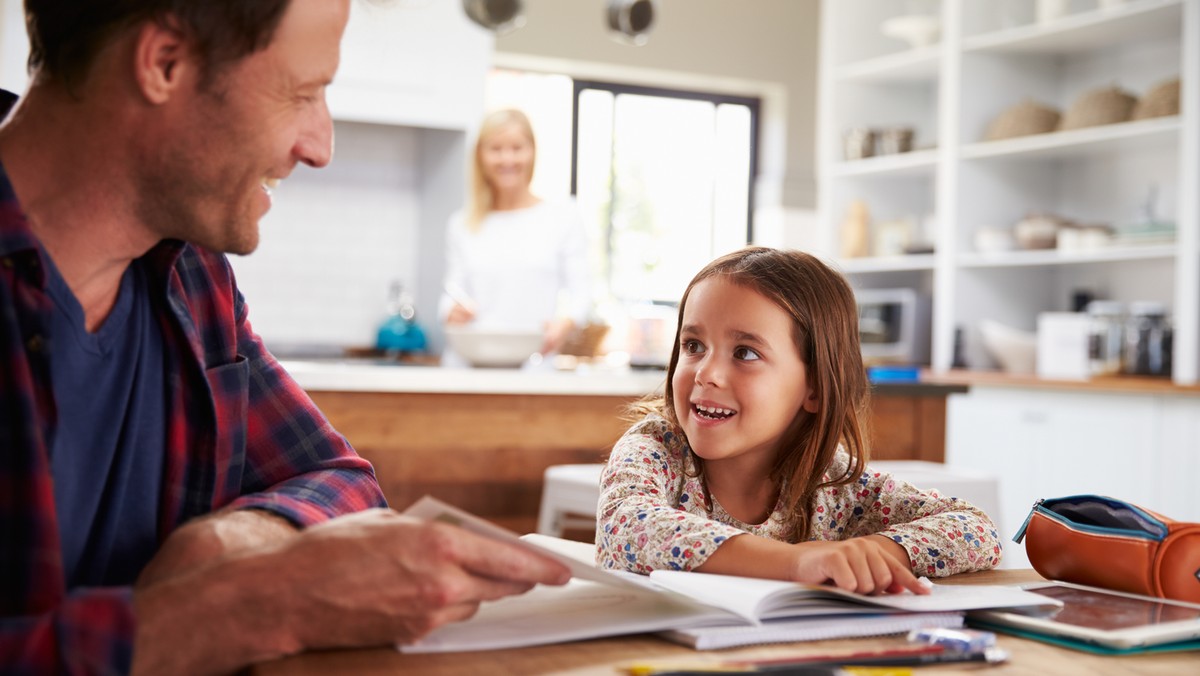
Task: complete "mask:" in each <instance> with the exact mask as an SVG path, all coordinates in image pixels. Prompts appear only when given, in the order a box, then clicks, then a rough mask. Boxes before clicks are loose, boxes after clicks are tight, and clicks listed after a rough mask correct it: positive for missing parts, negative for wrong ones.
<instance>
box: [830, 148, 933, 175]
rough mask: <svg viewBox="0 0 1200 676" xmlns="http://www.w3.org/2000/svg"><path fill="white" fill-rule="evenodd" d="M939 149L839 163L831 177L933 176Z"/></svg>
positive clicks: (832, 169) (834, 167) (832, 171)
mask: <svg viewBox="0 0 1200 676" xmlns="http://www.w3.org/2000/svg"><path fill="white" fill-rule="evenodd" d="M937 156H938V153H937V149H927V150H914V151H912V152H907V153H898V154H896V155H880V156H878V157H868V158H866V159H862V160H848V161H844V162H838V163H837V164H834V165H833V166H832V167H831V168H830V175H831V176H836V177H839V178H845V177H850V176H875V175H888V176H920V175H923V174H928V175H930V176H932V175H933V171H934V168H935V167H936V166H937Z"/></svg>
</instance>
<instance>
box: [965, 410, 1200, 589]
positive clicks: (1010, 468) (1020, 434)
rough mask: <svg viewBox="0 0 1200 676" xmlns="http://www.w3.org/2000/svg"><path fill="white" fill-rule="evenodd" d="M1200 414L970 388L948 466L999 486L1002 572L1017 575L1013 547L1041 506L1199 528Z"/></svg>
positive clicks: (1019, 551)
mask: <svg viewBox="0 0 1200 676" xmlns="http://www.w3.org/2000/svg"><path fill="white" fill-rule="evenodd" d="M1198 414H1200V400H1196V399H1191V398H1186V399H1185V398H1172V397H1165V396H1161V395H1145V394H1129V395H1119V394H1102V393H1087V392H1069V391H1052V390H1033V389H1020V388H989V387H972V389H971V391H970V392H969V393H967V394H955V395H951V396H950V399H949V401H948V404H947V420H946V463H947V464H949V465H953V466H956V467H963V468H969V469H973V470H979V471H984V472H987V473H989V474H992V475H994V476H995V477H997V478H998V479H999V482H1000V514H999V516H998V521H999V524H1000V527H1001V529H1002V531H1003V536H1004V541H1005V547H1006V551H1007V553H1006V555H1005V558H1006V564H1005V565H1006V566H1009V567H1012V566H1017V567H1019V566H1022V565H1025V561H1026V559H1025V556H1024V550H1023V548H1022V547H1021V546H1020V545H1017V544H1015V543H1012V542H1011V539H1012V536H1013V535H1014V534H1015V533H1016V531H1017V529H1018V528H1019V527H1020V526H1021V523H1022V522H1023V521H1024V519H1025V516H1026V515H1027V514H1028V513H1029V510H1030V508H1031V507H1032V506H1033V503H1034V501H1036V500H1038V499H1041V498H1051V497H1060V496H1064V495H1076V494H1081V493H1096V494H1101V495H1110V496H1113V497H1116V498H1120V499H1123V500H1129V501H1132V502H1136V503H1138V504H1140V505H1142V506H1144V507H1147V508H1149V509H1153V510H1156V511H1159V512H1162V513H1163V514H1165V515H1167V516H1170V517H1172V518H1176V519H1197V518H1200V509H1198V505H1197V502H1196V498H1195V497H1194V496H1195V493H1196V491H1195V477H1196V476H1197V474H1196V469H1197V464H1198V459H1197V458H1198V456H1197V453H1196V448H1197V446H1196V443H1195V442H1196V434H1197V432H1198V431H1200V428H1198V426H1197V422H1196V421H1197V420H1198V419H1200V415H1198ZM1188 416H1190V418H1189V417H1188ZM1164 423H1166V424H1164Z"/></svg>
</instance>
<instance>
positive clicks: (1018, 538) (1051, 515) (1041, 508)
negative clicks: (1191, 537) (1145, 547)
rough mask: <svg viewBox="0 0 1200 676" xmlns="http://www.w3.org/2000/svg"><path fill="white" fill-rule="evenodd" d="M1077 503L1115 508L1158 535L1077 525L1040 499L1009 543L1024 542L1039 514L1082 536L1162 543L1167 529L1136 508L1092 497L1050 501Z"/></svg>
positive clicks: (1122, 528) (1108, 527) (1086, 524)
mask: <svg viewBox="0 0 1200 676" xmlns="http://www.w3.org/2000/svg"><path fill="white" fill-rule="evenodd" d="M1080 502H1093V503H1101V504H1105V505H1108V506H1116V507H1118V508H1119V509H1121V510H1125V511H1128V512H1131V513H1132V514H1134V515H1135V516H1136V517H1137V519H1138V521H1141V522H1145V523H1149V524H1151V525H1153V526H1155V527H1156V529H1157V530H1158V533H1151V532H1149V531H1147V530H1143V529H1138V528H1128V527H1121V528H1116V527H1112V526H1100V525H1096V524H1089V523H1080V522H1078V521H1075V520H1073V519H1071V518H1070V517H1068V516H1065V515H1062V514H1059V513H1058V512H1056V511H1054V510H1053V509H1052V508H1050V507H1047V506H1046V500H1045V499H1040V500H1038V501H1037V502H1034V503H1033V508H1032V509H1030V510H1029V515H1028V516H1026V517H1025V521H1024V522H1023V523H1022V524H1021V527H1020V529H1018V530H1017V534H1016V535H1015V536H1014V537H1013V542H1016V543H1017V544H1020V543H1021V542H1022V541H1023V540H1024V539H1025V531H1026V530H1027V529H1028V528H1029V521H1030V520H1031V519H1033V515H1034V514H1041V515H1042V516H1044V517H1046V518H1048V519H1053V520H1055V521H1057V522H1059V523H1061V524H1062V525H1064V526H1066V527H1067V528H1071V529H1073V530H1077V531H1080V532H1084V533H1091V534H1093V535H1107V536H1113V537H1135V538H1142V539H1144V540H1150V541H1152V542H1161V541H1162V540H1163V538H1165V537H1166V536H1167V525H1166V524H1165V523H1163V522H1162V521H1160V520H1158V519H1156V518H1154V517H1153V516H1151V515H1150V514H1148V513H1146V511H1145V510H1143V509H1141V508H1139V507H1138V506H1136V505H1131V504H1129V503H1127V502H1121V501H1116V500H1111V499H1105V498H1101V497H1099V496H1095V495H1073V496H1071V497H1067V498H1057V499H1055V500H1053V501H1052V503H1053V505H1062V504H1078V503H1080Z"/></svg>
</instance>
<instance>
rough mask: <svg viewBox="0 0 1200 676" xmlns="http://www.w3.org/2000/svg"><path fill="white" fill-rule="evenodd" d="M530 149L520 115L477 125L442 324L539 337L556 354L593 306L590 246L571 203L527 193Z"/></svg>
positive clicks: (499, 115)
mask: <svg viewBox="0 0 1200 676" xmlns="http://www.w3.org/2000/svg"><path fill="white" fill-rule="evenodd" d="M535 156H536V143H535V141H534V136H533V128H532V127H531V126H530V124H529V119H528V118H527V117H526V116H525V114H524V113H522V112H520V111H518V110H511V109H510V110H500V111H496V112H494V113H491V114H490V115H488V116H487V117H485V118H484V120H483V123H482V125H481V126H480V129H479V139H478V141H476V144H475V153H474V162H473V163H472V170H471V187H470V190H471V193H470V195H469V201H468V203H467V205H466V207H465V208H464V209H462V210H461V211H459V212H456V213H455V214H454V215H453V216H452V217H451V219H450V224H449V228H448V232H447V247H446V284H445V293H444V295H443V297H442V299H441V303H440V307H439V316H440V317H441V318H442V320H443V321H444V322H445V323H446V324H448V325H462V324H473V325H475V326H478V327H480V328H485V329H500V330H534V331H542V332H543V334H544V340H543V342H542V348H541V352H542V353H543V354H546V353H550V352H554V351H556V350H557V349H558V348H559V346H560V345H562V342H563V340H564V338H566V337H567V335H568V333H569V332H570V331H571V329H572V328H574V327H575V326H576V325H582V323H583V322H584V320H585V319H586V318H587V315H588V311H589V309H590V306H591V293H590V288H589V281H588V263H587V239H586V237H585V234H584V230H583V221H582V219H581V218H580V215H579V212H578V210H577V209H576V206H575V203H574V201H573V200H571V199H563V200H543V199H541V198H539V197H538V196H536V195H534V194H533V192H532V191H531V190H530V187H529V185H530V181H531V180H532V178H533V166H534V159H535Z"/></svg>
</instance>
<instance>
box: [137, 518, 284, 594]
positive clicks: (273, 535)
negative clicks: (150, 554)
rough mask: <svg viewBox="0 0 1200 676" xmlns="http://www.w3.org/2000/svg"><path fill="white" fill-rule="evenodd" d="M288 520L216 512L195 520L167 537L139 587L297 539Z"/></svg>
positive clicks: (146, 569) (145, 572)
mask: <svg viewBox="0 0 1200 676" xmlns="http://www.w3.org/2000/svg"><path fill="white" fill-rule="evenodd" d="M296 533H297V530H296V527H295V526H293V525H292V524H291V523H290V522H288V521H287V520H286V519H284V518H282V517H279V516H276V515H274V514H271V513H270V512H264V511H261V510H249V509H248V510H235V511H226V512H214V513H212V514H208V515H206V516H203V517H200V518H197V519H193V520H192V521H189V522H187V523H186V524H184V525H183V526H180V527H179V528H177V529H176V530H175V532H173V533H171V535H170V536H168V537H167V541H166V542H164V543H163V546H162V547H161V548H159V550H158V553H156V554H155V555H154V558H153V559H151V560H150V563H148V564H147V565H146V567H145V568H144V569H142V573H141V575H139V576H138V581H137V584H138V587H145V586H148V585H152V584H154V583H156V582H160V581H162V580H164V579H166V578H168V577H171V576H174V575H179V574H181V573H185V572H187V571H189V570H191V569H192V568H195V567H197V566H203V565H206V564H209V563H212V562H213V561H215V560H217V559H218V558H220V557H222V556H224V555H226V554H229V553H231V552H236V551H238V550H242V549H247V548H253V547H262V546H264V545H267V544H269V543H273V542H278V541H280V540H283V539H287V538H290V537H295V535H296Z"/></svg>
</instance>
